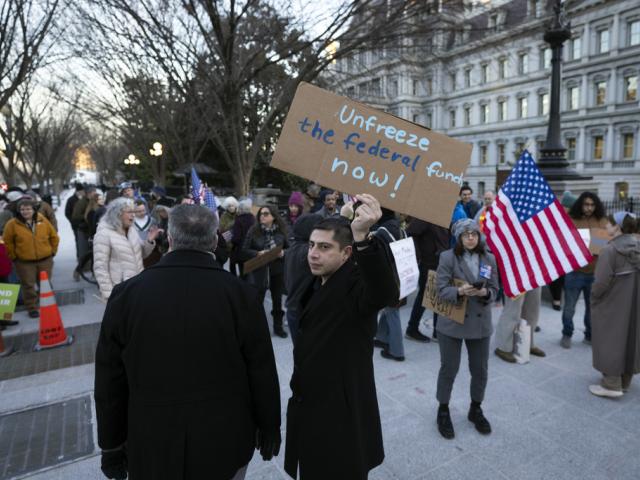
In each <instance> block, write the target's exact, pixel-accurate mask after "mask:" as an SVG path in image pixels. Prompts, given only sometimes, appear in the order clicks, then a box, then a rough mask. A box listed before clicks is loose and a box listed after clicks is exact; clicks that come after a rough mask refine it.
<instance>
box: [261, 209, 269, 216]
mask: <svg viewBox="0 0 640 480" xmlns="http://www.w3.org/2000/svg"><path fill="white" fill-rule="evenodd" d="M260 216H261V217H269V216H271V212H269V211H266V210H265V211H264V212H260Z"/></svg>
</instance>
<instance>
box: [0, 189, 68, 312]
mask: <svg viewBox="0 0 640 480" xmlns="http://www.w3.org/2000/svg"><path fill="white" fill-rule="evenodd" d="M3 238H4V242H5V244H6V247H7V253H8V254H9V257H10V258H11V260H13V261H14V263H15V266H16V273H17V275H18V278H19V279H20V284H21V286H22V298H23V300H24V304H25V306H26V307H27V310H28V311H29V316H30V317H32V318H36V317H37V316H38V315H39V313H38V309H37V307H36V301H37V299H38V294H37V293H36V289H35V285H36V282H38V280H39V277H40V272H42V271H45V272H47V275H49V278H51V270H52V269H53V256H54V255H55V254H56V252H57V251H58V243H60V237H58V234H57V232H56V229H55V228H53V225H51V223H49V221H48V220H47V219H46V218H44V216H43V215H42V214H40V213H38V212H37V210H36V205H35V202H34V201H33V200H20V201H19V202H18V207H17V210H16V218H13V219H11V220H9V221H8V222H7V224H6V225H5V227H4V233H3Z"/></svg>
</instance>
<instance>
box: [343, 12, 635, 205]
mask: <svg viewBox="0 0 640 480" xmlns="http://www.w3.org/2000/svg"><path fill="white" fill-rule="evenodd" d="M435 4H436V7H435V13H434V15H435V16H437V15H447V11H446V9H447V7H446V6H447V2H446V1H445V2H435ZM565 8H566V10H567V17H568V19H569V20H570V21H571V28H572V32H573V36H572V38H571V39H570V40H568V41H567V42H566V43H565V45H564V52H563V55H564V61H563V72H562V89H561V105H560V108H561V117H562V136H563V141H564V145H565V147H567V157H568V159H569V160H570V161H571V164H572V165H573V166H574V168H576V170H578V172H581V173H583V174H584V175H589V176H592V177H593V180H592V181H591V182H587V183H585V184H584V185H580V184H579V185H576V186H575V192H574V193H578V192H579V191H580V190H584V189H587V188H589V189H592V190H596V191H597V193H598V194H599V195H600V196H601V197H602V198H603V199H604V200H613V199H619V198H624V197H629V196H633V197H638V196H640V138H639V137H640V134H639V131H638V127H639V126H640V103H639V101H640V94H639V92H638V80H639V76H640V2H638V1H637V0H566V1H565ZM551 12H552V9H551V5H549V4H548V2H547V0H502V1H501V0H485V1H484V2H480V4H477V5H473V6H471V5H466V6H465V9H464V13H462V14H461V13H457V15H461V18H460V21H459V25H460V27H459V28H454V29H449V31H446V32H436V33H435V34H433V35H431V36H430V37H429V38H426V39H421V40H417V39H412V38H405V39H403V40H402V43H401V44H400V45H398V46H396V47H393V48H389V47H387V48H384V49H381V48H380V49H370V50H368V51H366V52H361V53H358V54H356V55H355V56H353V57H350V58H346V59H342V60H340V61H339V62H338V63H337V64H336V65H335V69H334V72H333V73H334V75H335V77H336V79H339V80H340V81H339V83H337V84H339V85H341V87H340V88H338V89H337V90H338V91H339V92H340V93H342V94H344V95H347V96H350V97H352V98H355V99H358V100H361V101H364V102H366V103H369V104H371V105H373V106H376V107H378V108H381V109H384V110H386V111H389V112H391V113H393V114H395V115H398V116H400V117H402V118H405V119H407V120H411V121H414V122H416V123H419V124H421V125H424V126H427V127H429V128H432V129H433V130H436V131H438V132H442V133H444V134H446V135H449V136H451V137H454V138H457V139H459V140H461V141H465V142H469V143H472V144H473V153H472V158H471V165H470V167H469V168H468V170H467V172H466V173H465V180H466V181H467V182H468V183H469V184H470V185H471V186H472V187H473V188H474V189H475V191H476V194H478V195H481V194H482V192H483V191H485V190H489V189H494V188H495V185H496V174H497V171H498V170H504V169H508V168H509V165H513V163H514V162H515V160H516V159H517V157H518V156H519V152H520V151H521V150H522V149H523V148H528V149H529V151H530V152H532V154H533V155H534V157H536V156H537V153H538V151H539V149H540V148H541V147H542V146H543V144H544V140H545V138H546V131H547V122H548V108H549V96H550V95H549V89H550V84H551V78H550V76H551V68H550V60H551V52H550V50H549V49H548V45H547V44H546V43H545V42H544V40H543V34H544V30H545V27H546V25H547V23H548V22H549V20H550V15H551ZM434 18H435V17H434Z"/></svg>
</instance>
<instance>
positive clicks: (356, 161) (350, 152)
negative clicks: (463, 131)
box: [271, 83, 471, 228]
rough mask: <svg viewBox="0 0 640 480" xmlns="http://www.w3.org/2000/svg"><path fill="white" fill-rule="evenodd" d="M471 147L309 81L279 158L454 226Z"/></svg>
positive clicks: (336, 185)
mask: <svg viewBox="0 0 640 480" xmlns="http://www.w3.org/2000/svg"><path fill="white" fill-rule="evenodd" d="M470 155H471V145H469V144H466V143H462V142H459V141H456V140H453V139H451V138H449V137H447V136H445V135H442V134H439V133H435V132H432V131H431V130H428V129H426V128H423V127H420V126H418V125H416V124H413V123H411V122H407V121H406V120H402V119H400V118H398V117H395V116H393V115H389V114H387V113H384V112H381V111H379V110H375V109H373V108H371V107H369V106H367V105H364V104H361V103H358V102H354V101H352V100H349V99H348V98H345V97H340V96H338V95H335V94H333V93H330V92H328V91H326V90H323V89H321V88H318V87H314V86H312V85H310V84H308V83H301V84H300V86H299V87H298V90H297V92H296V96H295V98H294V99H293V103H292V104H291V108H290V109H289V113H288V115H287V119H286V122H285V124H284V127H283V129H282V134H281V135H280V139H279V140H278V145H277V147H276V151H275V153H274V155H273V160H272V161H271V166H272V167H275V168H278V169H280V170H284V171H285V172H289V173H293V174H295V175H299V176H301V177H304V178H308V179H310V180H312V181H314V182H316V183H318V184H321V185H325V186H327V187H331V188H333V189H335V190H338V191H340V192H347V193H349V192H362V191H364V192H367V193H370V194H372V195H374V196H375V197H376V198H377V199H378V200H379V201H380V204H381V205H382V206H384V207H387V208H389V209H390V210H393V211H395V212H400V213H405V214H409V215H411V216H414V217H417V218H421V219H422V220H425V221H429V222H431V223H435V224H436V225H440V226H443V227H446V228H448V227H449V223H450V220H451V211H452V210H453V206H454V205H455V203H456V200H457V197H458V191H459V189H460V187H461V186H462V183H463V172H464V171H465V170H466V168H467V166H468V165H469V158H470ZM425 205H429V208H428V209H426V208H425Z"/></svg>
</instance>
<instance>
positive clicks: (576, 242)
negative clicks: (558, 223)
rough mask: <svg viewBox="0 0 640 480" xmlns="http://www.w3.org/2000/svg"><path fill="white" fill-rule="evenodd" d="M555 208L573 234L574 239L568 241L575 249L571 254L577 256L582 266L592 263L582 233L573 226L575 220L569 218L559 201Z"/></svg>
mask: <svg viewBox="0 0 640 480" xmlns="http://www.w3.org/2000/svg"><path fill="white" fill-rule="evenodd" d="M555 207H556V210H557V211H558V215H559V216H560V218H562V219H563V221H564V223H565V225H567V228H568V230H569V232H570V233H571V237H572V238H571V239H569V238H568V239H567V241H568V242H569V244H571V245H572V247H574V248H572V249H571V252H572V253H573V254H574V255H575V256H576V260H577V261H578V263H579V264H581V265H582V264H583V263H584V262H590V261H591V259H592V257H591V253H590V252H589V247H588V246H587V245H585V243H584V240H582V237H581V236H580V233H579V232H578V230H577V229H576V228H575V226H574V225H573V220H571V217H569V215H568V214H567V212H565V210H564V208H563V207H562V205H561V204H560V202H558V201H557V200H556V205H555Z"/></svg>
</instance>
